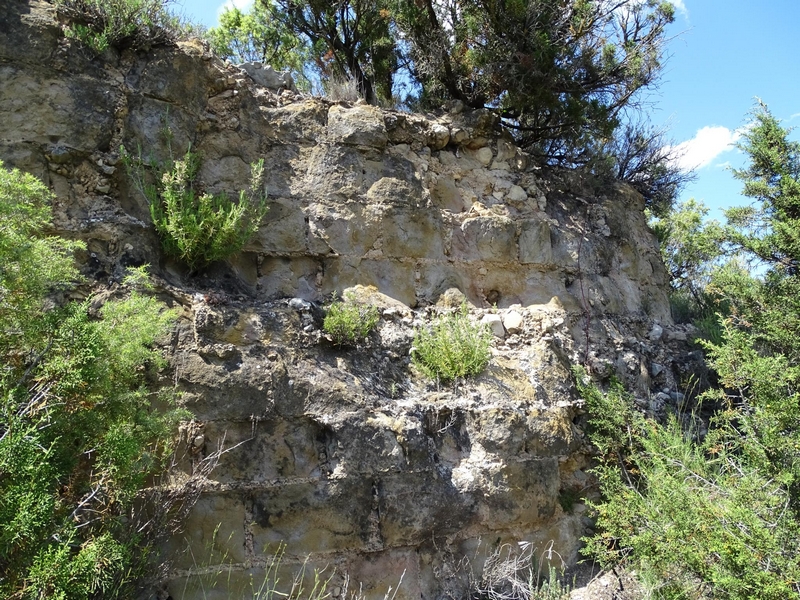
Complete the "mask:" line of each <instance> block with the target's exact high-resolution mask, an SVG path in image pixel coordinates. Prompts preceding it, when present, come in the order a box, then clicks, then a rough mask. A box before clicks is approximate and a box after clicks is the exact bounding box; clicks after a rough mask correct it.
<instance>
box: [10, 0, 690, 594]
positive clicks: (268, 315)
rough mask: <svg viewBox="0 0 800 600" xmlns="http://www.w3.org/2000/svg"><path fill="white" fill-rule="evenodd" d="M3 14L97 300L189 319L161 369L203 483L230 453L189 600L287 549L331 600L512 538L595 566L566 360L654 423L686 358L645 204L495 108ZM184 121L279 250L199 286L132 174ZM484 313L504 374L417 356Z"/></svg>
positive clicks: (414, 581) (257, 254) (32, 131)
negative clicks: (535, 150) (211, 461)
mask: <svg viewBox="0 0 800 600" xmlns="http://www.w3.org/2000/svg"><path fill="white" fill-rule="evenodd" d="M7 4H8V5H9V15H8V17H7V18H5V19H4V20H3V22H2V24H0V80H2V81H3V85H2V86H0V124H2V127H0V159H2V160H3V161H4V162H5V163H6V165H7V166H17V167H20V168H22V169H25V170H28V171H30V172H32V173H34V174H36V175H37V176H39V177H41V178H42V179H43V180H44V181H45V182H46V183H47V184H48V185H49V186H50V187H51V188H52V189H53V190H54V192H55V194H56V197H57V200H56V204H55V214H56V222H55V226H56V228H57V230H58V231H59V232H60V233H62V234H65V235H68V236H70V237H74V238H80V239H83V240H85V241H86V243H87V251H86V253H85V254H84V255H82V256H81V257H80V259H81V261H82V267H83V269H84V271H85V273H86V274H87V275H89V276H90V277H92V278H93V279H94V280H95V281H96V282H97V284H98V285H113V284H114V282H115V281H119V279H120V278H121V276H122V274H123V273H124V269H125V267H127V266H131V265H141V264H144V263H149V264H151V265H152V268H153V271H154V273H155V275H156V276H157V277H158V278H159V280H160V281H161V283H162V285H161V290H162V295H163V296H164V297H165V298H167V299H168V300H169V301H170V302H172V303H175V304H179V305H182V306H183V308H184V313H183V315H184V316H183V317H182V319H181V322H180V324H179V326H178V327H177V329H176V332H175V334H174V336H173V338H172V340H171V342H170V343H169V344H167V345H166V347H165V352H166V353H167V354H168V355H169V357H170V363H171V368H170V370H169V372H167V373H165V374H164V384H165V385H166V384H169V385H175V386H176V387H177V388H178V390H179V391H180V392H181V394H182V396H181V398H182V400H181V401H182V402H183V403H184V405H185V406H186V407H187V408H188V409H189V410H191V411H192V412H193V413H194V415H195V422H194V424H193V434H192V438H191V441H190V442H189V449H188V452H187V458H186V460H185V464H184V468H185V469H187V470H188V469H190V467H191V463H192V461H197V460H199V459H200V458H202V457H203V456H205V455H208V454H209V453H212V452H213V451H214V450H215V449H217V448H218V447H224V448H226V449H228V451H227V452H226V453H224V454H223V456H222V458H221V460H220V464H219V466H218V467H217V469H216V470H215V471H214V472H213V473H212V475H211V477H210V479H209V480H208V481H206V482H205V483H204V492H203V493H202V495H201V496H200V499H199V501H198V502H197V504H196V506H195V508H194V510H193V511H192V513H191V514H190V516H189V518H188V521H187V523H186V526H185V529H184V533H183V534H181V535H179V536H176V537H175V539H174V540H173V541H172V543H171V544H170V547H169V548H166V549H165V556H166V555H169V556H170V558H171V559H172V560H173V562H172V572H171V575H170V576H169V578H168V581H166V582H165V586H166V589H168V590H169V593H170V594H171V596H172V597H173V598H175V599H177V598H187V599H190V598H244V597H252V596H253V589H254V588H256V589H257V588H258V587H259V586H260V585H261V582H263V581H264V579H265V578H266V577H267V576H268V571H269V569H270V568H271V567H270V565H272V564H273V563H274V557H275V553H276V552H278V551H279V550H278V549H279V548H282V550H281V552H283V553H284V556H283V560H282V563H281V566H280V567H279V570H280V572H281V574H282V576H281V580H282V581H284V582H285V581H287V580H288V579H290V577H289V573H290V572H293V571H296V570H297V568H298V566H299V565H300V564H301V563H302V562H303V561H304V560H306V559H307V560H308V561H309V571H308V572H311V570H313V569H312V567H314V568H318V569H322V568H323V567H325V566H326V565H327V566H328V567H329V569H333V568H335V569H336V574H335V575H334V579H333V580H332V581H331V583H330V589H331V591H332V592H333V595H334V596H337V595H338V596H341V595H343V594H344V593H345V592H344V591H343V585H344V579H343V578H344V575H345V574H346V575H347V576H348V577H349V579H350V582H351V586H352V585H353V584H355V583H356V582H358V583H359V584H361V586H362V588H361V589H362V591H363V593H364V594H365V595H366V596H367V597H370V598H372V597H380V596H382V595H383V594H384V593H385V591H386V590H387V589H388V587H389V586H397V584H398V582H399V581H400V578H401V576H402V585H401V586H400V589H399V592H398V597H402V598H420V597H421V598H436V597H441V596H443V595H448V594H450V595H460V594H461V593H463V590H464V586H465V585H466V582H467V580H468V579H469V574H470V572H472V571H474V570H475V569H479V566H480V563H481V558H482V557H483V556H485V555H486V553H487V552H490V551H491V550H492V549H493V548H496V547H497V546H498V544H502V543H506V542H508V543H512V544H516V543H517V542H520V541H525V542H530V543H532V544H534V545H535V547H536V548H537V549H540V552H539V554H540V555H546V556H547V557H550V558H552V559H553V560H556V557H559V556H560V557H563V559H564V561H565V562H566V563H571V562H574V561H575V559H576V556H577V550H578V547H579V545H580V542H579V538H580V536H581V535H582V534H584V533H585V531H586V528H587V526H588V525H589V524H590V522H589V520H588V519H587V517H586V514H585V507H584V506H583V505H582V504H580V503H578V504H573V502H572V500H571V499H574V498H575V497H577V496H579V495H580V493H582V492H583V491H584V490H585V489H586V488H587V486H589V483H590V482H589V478H588V476H587V474H586V472H585V469H586V468H587V467H588V459H587V458H586V450H587V449H586V447H585V442H584V440H583V435H582V433H581V429H580V424H581V419H582V417H581V414H582V409H581V403H580V401H579V399H578V398H577V396H576V394H575V390H574V386H573V385H572V376H571V373H570V366H571V365H572V364H585V365H588V366H589V367H590V368H591V369H592V370H593V372H594V373H595V374H597V375H599V376H600V377H610V376H611V375H612V374H615V375H616V376H618V377H621V378H622V379H623V380H625V381H626V382H628V383H629V385H630V386H631V387H632V388H633V389H636V390H638V398H637V401H638V402H639V403H640V404H641V405H642V407H643V408H648V409H649V410H651V411H655V412H658V411H659V410H661V408H662V407H663V405H664V404H665V403H670V402H676V401H678V400H679V395H678V385H679V384H680V379H681V376H682V373H683V370H685V369H686V368H688V367H687V365H686V364H685V361H683V362H677V361H676V360H675V358H674V357H675V356H676V351H675V345H676V344H678V345H679V344H681V343H682V342H683V341H685V339H686V332H685V331H683V330H682V329H681V328H679V327H675V326H673V325H672V323H671V320H670V317H669V307H668V302H667V298H666V294H665V285H666V273H665V271H664V267H663V265H662V264H661V261H660V258H659V255H658V250H657V247H656V244H655V240H654V239H653V236H652V234H651V232H650V231H649V230H648V228H647V226H646V222H645V217H644V215H643V202H642V199H641V198H640V197H639V196H638V195H637V194H636V193H635V192H634V191H632V190H631V189H629V188H627V187H625V186H622V185H614V186H605V187H603V186H599V185H598V184H596V183H595V182H593V181H592V180H591V179H590V178H587V177H584V176H582V175H580V174H578V173H574V172H563V173H545V172H543V171H542V170H540V169H538V168H536V167H535V166H534V165H533V164H532V162H531V161H530V160H529V157H528V156H527V155H526V154H525V153H524V152H521V151H520V150H519V149H518V148H516V147H515V146H514V145H513V143H512V141H511V140H510V139H509V138H507V137H505V136H503V135H502V134H501V133H499V130H498V127H497V125H498V124H497V122H496V119H495V117H494V116H493V115H492V113H490V112H488V111H475V112H463V111H462V112H459V111H458V110H457V109H456V110H455V111H454V112H447V113H444V114H441V115H438V116H433V115H427V116H424V115H411V114H407V113H402V112H396V111H385V110H380V109H377V108H374V107H370V106H364V105H359V104H355V105H352V104H347V103H333V102H329V101H326V100H324V99H320V98H310V97H305V96H302V95H298V94H297V93H295V92H294V91H293V90H291V89H285V90H281V89H278V90H275V89H267V88H264V87H260V86H259V85H258V84H257V83H256V81H254V80H253V79H252V78H251V77H250V76H249V75H248V73H247V72H245V71H243V70H241V69H238V68H236V67H234V66H232V65H229V64H226V63H224V62H223V61H221V60H219V59H218V58H215V57H214V56H212V55H211V54H210V53H209V52H208V51H207V49H206V48H205V47H204V46H203V45H202V43H200V42H197V41H193V42H183V43H180V44H178V45H177V47H157V48H153V49H151V50H150V51H149V52H147V53H140V54H134V53H132V52H123V53H122V54H119V53H115V52H114V51H109V52H108V53H107V54H106V55H104V56H102V57H99V58H92V57H90V56H88V55H86V54H85V53H84V52H83V51H82V50H81V49H80V48H79V47H78V46H77V44H76V43H75V42H70V41H69V40H67V39H65V38H64V37H63V36H62V34H61V30H60V28H59V26H58V23H57V15H56V14H55V9H54V8H53V7H52V5H50V4H46V3H43V2H37V1H35V0H32V1H30V2H19V1H17V0H12V1H11V2H8V3H7ZM262 83H263V82H262ZM165 127H168V128H169V130H170V131H171V137H172V145H173V149H178V150H180V151H183V150H185V149H186V148H188V147H189V146H191V147H192V148H193V149H194V150H195V151H198V152H199V153H200V154H201V156H202V158H203V167H202V172H201V179H202V181H203V182H204V183H205V185H206V186H207V188H208V189H209V190H211V191H225V192H228V193H236V191H237V190H239V189H241V188H243V187H244V186H246V185H247V180H248V176H249V165H250V163H252V162H255V161H257V160H259V159H264V160H265V163H266V165H267V170H268V176H267V193H268V195H269V199H270V211H269V213H268V215H267V217H266V218H265V220H264V222H263V224H262V226H261V228H260V230H259V232H258V234H257V235H256V236H255V238H254V239H253V240H252V241H251V243H250V244H249V245H248V246H247V247H246V248H245V250H244V251H243V252H242V253H240V254H239V255H237V256H236V257H234V258H233V259H232V260H230V261H228V262H226V263H225V264H219V265H214V266H213V267H212V268H210V269H209V270H208V271H206V272H204V273H200V274H192V273H188V272H186V270H185V269H184V268H183V267H182V266H181V265H179V264H177V263H174V262H171V261H168V260H166V259H165V258H164V257H163V256H162V255H161V252H160V248H159V241H158V239H157V237H156V234H155V232H154V230H153V227H152V224H151V222H150V217H149V210H148V206H147V203H146V201H145V199H144V198H143V197H141V195H139V194H138V193H137V192H136V190H135V189H134V187H133V186H132V185H131V182H130V180H129V178H128V176H127V174H126V172H125V168H124V167H123V165H122V164H121V162H120V147H121V146H124V147H125V148H127V149H128V150H129V151H132V152H135V151H136V149H137V148H141V149H142V152H143V153H144V154H145V155H146V156H148V157H152V158H153V159H155V160H164V159H165V157H166V152H167V149H166V147H165V144H164V139H163V133H164V130H165ZM348 288H352V289H353V291H354V293H355V294H356V295H357V296H359V297H361V298H362V299H365V300H368V301H369V302H371V303H373V304H375V305H376V306H378V307H379V309H380V312H381V319H380V322H379V325H378V328H377V330H376V331H375V332H374V333H373V334H372V335H371V337H370V338H369V340H368V341H367V342H366V343H365V344H363V345H362V346H361V347H359V348H357V349H353V350H342V349H337V348H335V347H333V346H332V345H330V344H329V343H328V342H327V341H326V340H325V336H324V335H323V334H322V333H321V331H320V328H321V315H322V313H321V309H320V306H321V305H322V303H324V301H326V300H327V299H329V298H330V297H331V295H332V294H336V293H342V292H343V291H344V290H345V289H348ZM462 303H467V305H468V306H469V307H470V313H471V316H472V318H474V319H476V320H478V319H480V320H483V321H484V322H486V323H487V324H489V325H490V326H491V327H492V330H493V332H494V334H495V341H494V346H493V349H492V352H493V357H492V361H491V363H490V366H489V368H488V370H487V372H486V373H485V374H483V375H481V376H480V377H478V378H477V379H476V380H474V381H465V382H459V383H458V384H457V385H448V386H439V385H436V384H435V383H432V382H429V381H427V380H425V379H424V378H423V377H421V376H420V375H419V374H418V373H415V372H414V371H413V369H411V367H410V365H409V352H410V349H411V346H412V343H413V335H414V331H415V329H416V328H419V327H423V326H425V325H426V324H427V323H429V322H430V319H431V318H433V317H434V316H435V315H436V314H439V313H440V312H443V311H447V310H453V309H454V308H458V307H459V306H460V305H461V304H462ZM180 479H181V477H180V474H177V475H176V484H178V483H179V482H180ZM537 552H538V550H537ZM329 572H330V571H329ZM403 573H404V575H403ZM352 589H353V588H352V587H351V590H352Z"/></svg>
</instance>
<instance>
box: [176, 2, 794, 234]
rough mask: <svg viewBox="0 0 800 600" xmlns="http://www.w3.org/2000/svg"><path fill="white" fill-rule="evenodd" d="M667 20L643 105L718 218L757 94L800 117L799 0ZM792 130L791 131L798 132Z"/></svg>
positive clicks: (205, 15) (729, 202) (734, 190)
mask: <svg viewBox="0 0 800 600" xmlns="http://www.w3.org/2000/svg"><path fill="white" fill-rule="evenodd" d="M231 1H233V2H235V3H236V5H237V6H239V7H240V8H245V7H246V6H248V4H249V2H248V0H227V2H225V1H223V0H183V2H182V3H180V2H178V3H177V4H176V7H177V8H178V9H179V11H182V12H183V13H184V14H185V15H186V16H188V17H191V18H192V19H193V20H197V21H200V22H202V23H203V24H205V25H206V26H209V27H210V26H213V25H215V24H216V20H217V15H218V14H219V12H220V10H221V7H222V6H223V5H224V4H230V2H231ZM249 1H250V2H252V0H249ZM673 4H675V5H676V6H677V8H678V11H677V16H676V19H675V23H673V25H672V26H671V31H670V35H671V36H673V38H672V39H671V40H670V41H669V43H668V45H667V54H668V55H669V59H668V60H667V62H666V67H665V71H664V75H663V78H662V81H661V84H660V86H659V87H658V89H657V90H654V91H653V92H651V93H650V94H649V95H648V98H647V99H648V102H649V104H648V112H650V117H651V119H652V121H653V122H654V123H655V124H657V125H662V124H665V125H667V126H668V129H669V137H670V138H672V139H673V140H675V142H676V143H682V144H683V145H682V148H683V149H685V151H686V152H685V155H684V159H683V160H684V162H685V163H686V164H687V166H695V167H696V174H697V180H696V181H695V182H694V183H692V184H690V185H689V186H687V188H686V190H685V191H684V193H683V195H682V198H681V199H684V200H685V199H688V198H696V199H698V200H702V201H703V202H704V203H705V204H706V205H707V206H709V207H710V208H711V209H712V213H711V215H710V216H711V217H714V218H719V219H721V218H722V215H721V212H720V209H721V208H724V207H728V206H740V205H744V204H747V203H748V202H749V199H748V198H744V197H742V196H741V195H740V191H741V184H740V183H739V182H738V181H736V180H735V179H733V177H732V175H731V173H730V172H729V170H728V167H729V166H731V165H732V166H734V167H741V166H743V164H744V159H743V156H742V154H741V153H740V152H739V151H738V150H736V149H734V148H733V146H732V145H731V144H732V142H734V141H735V140H736V139H737V136H738V135H739V134H738V133H737V130H739V129H741V128H742V127H743V126H745V125H746V123H747V113H748V112H749V111H750V110H751V109H752V107H753V103H754V98H755V97H756V96H758V97H759V98H761V99H762V100H763V101H764V102H765V103H766V104H767V105H768V106H769V107H770V110H771V111H772V113H773V114H774V115H775V116H776V117H778V118H779V119H781V120H783V122H784V125H786V126H792V125H800V1H798V0H679V1H675V0H673ZM796 134H797V132H795V134H793V137H794V138H795V139H797V137H798V135H796Z"/></svg>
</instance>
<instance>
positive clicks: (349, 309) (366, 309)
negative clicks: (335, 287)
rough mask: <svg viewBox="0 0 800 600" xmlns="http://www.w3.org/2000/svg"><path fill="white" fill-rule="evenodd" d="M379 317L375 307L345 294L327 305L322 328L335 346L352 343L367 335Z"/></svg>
mask: <svg viewBox="0 0 800 600" xmlns="http://www.w3.org/2000/svg"><path fill="white" fill-rule="evenodd" d="M379 319H380V315H379V313H378V309H377V307H375V306H373V305H371V304H365V303H362V302H358V301H357V300H356V299H355V297H354V296H353V295H346V296H345V298H344V300H342V301H334V302H332V303H331V304H330V306H328V312H327V314H326V315H325V320H324V321H323V324H322V329H323V331H325V333H327V334H328V335H329V336H330V338H331V340H332V341H333V343H334V344H336V345H337V346H348V345H354V344H356V343H358V342H359V341H361V340H363V339H364V338H366V337H367V336H368V335H369V333H370V331H372V330H373V329H374V328H375V326H376V325H377V324H378V320H379Z"/></svg>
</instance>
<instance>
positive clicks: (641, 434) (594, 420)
mask: <svg viewBox="0 0 800 600" xmlns="http://www.w3.org/2000/svg"><path fill="white" fill-rule="evenodd" d="M740 364H741V363H740ZM578 387H579V389H580V391H581V393H582V395H583V397H584V398H585V399H586V401H587V408H588V411H589V415H590V418H589V428H588V435H589V439H590V440H591V441H592V443H593V444H594V445H595V447H596V448H597V449H598V451H599V452H598V462H599V464H598V466H597V467H596V468H595V470H594V473H595V475H596V476H597V477H598V480H599V483H600V488H601V492H602V496H603V498H602V500H601V501H599V502H596V503H593V504H592V503H590V504H591V506H592V508H593V509H594V510H595V512H596V516H597V527H598V533H597V534H596V535H595V536H594V537H592V538H588V539H586V540H585V541H586V546H585V549H584V550H583V552H584V553H585V554H586V555H588V556H591V557H593V558H594V559H596V560H598V561H599V562H600V563H601V564H602V565H603V566H605V567H612V566H615V565H619V564H625V565H627V566H629V567H632V568H633V569H634V570H635V571H637V572H638V573H639V574H640V576H642V577H643V578H644V579H646V580H649V581H650V582H651V584H652V585H653V586H654V587H655V588H656V592H657V593H656V594H655V597H657V598H676V599H677V598H708V597H713V598H717V597H719V598H730V599H734V600H750V599H753V600H778V599H785V600H788V599H791V598H800V565H799V564H798V562H797V539H798V536H799V535H800V523H798V520H797V517H796V515H795V514H794V512H793V511H792V510H791V495H790V493H789V490H788V489H787V486H786V481H783V482H782V481H781V480H780V478H774V477H771V476H770V475H769V474H768V473H766V472H765V471H764V470H763V469H762V467H761V465H759V459H756V460H753V459H752V458H751V457H748V456H747V445H748V444H750V443H751V442H750V441H748V439H747V437H746V436H742V435H741V432H740V431H738V430H737V428H738V427H742V426H743V425H744V426H745V427H746V424H747V421H748V420H749V419H748V418H747V417H745V422H744V423H742V417H741V414H740V413H739V412H738V411H731V412H730V413H729V414H727V415H726V414H725V413H722V414H720V415H718V417H717V418H716V419H715V421H714V423H713V424H712V425H714V426H713V427H712V428H711V429H710V430H709V433H708V435H707V436H706V437H705V438H703V439H702V440H698V436H697V435H696V434H695V433H694V432H692V431H686V430H685V429H684V428H683V427H682V425H681V421H680V420H679V419H678V418H677V417H676V416H670V417H669V418H668V420H667V422H666V423H664V424H659V423H656V422H654V421H650V420H647V419H645V418H644V417H643V416H641V415H640V414H638V413H637V412H636V411H635V409H634V408H633V404H632V401H631V399H630V396H629V395H628V394H626V393H625V392H624V390H623V389H622V387H621V386H619V385H618V384H615V385H614V386H612V388H611V389H610V390H609V391H608V393H605V394H604V393H601V392H600V391H599V390H598V389H597V388H596V387H594V386H593V385H592V384H591V383H589V382H588V381H587V380H586V379H585V376H584V375H583V374H579V377H578Z"/></svg>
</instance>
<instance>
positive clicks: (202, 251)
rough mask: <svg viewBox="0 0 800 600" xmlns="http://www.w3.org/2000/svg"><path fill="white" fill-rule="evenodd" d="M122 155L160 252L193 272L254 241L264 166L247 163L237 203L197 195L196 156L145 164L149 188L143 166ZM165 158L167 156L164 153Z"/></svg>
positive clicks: (261, 210) (262, 210)
mask: <svg viewBox="0 0 800 600" xmlns="http://www.w3.org/2000/svg"><path fill="white" fill-rule="evenodd" d="M123 155H124V156H125V158H126V163H127V164H128V167H129V169H128V170H129V173H130V174H131V175H132V177H133V179H134V182H135V184H136V186H137V187H138V188H139V189H140V190H141V192H142V193H143V194H144V195H145V197H146V198H147V201H148V203H149V205H150V216H151V217H152V219H153V225H154V226H155V228H156V231H157V232H158V234H159V237H160V238H161V244H162V246H163V248H164V252H165V253H166V254H167V255H169V256H171V257H173V258H176V259H178V260H180V261H182V262H184V263H185V264H186V265H187V266H188V267H189V268H190V269H192V270H196V269H200V268H202V267H205V266H207V265H209V264H211V263H213V262H215V261H218V260H223V259H226V258H229V257H230V256H232V255H234V254H236V253H237V252H239V251H240V250H241V249H242V248H243V247H244V246H245V245H246V244H247V243H248V242H249V241H250V239H251V238H252V237H253V235H255V233H256V232H257V231H258V228H259V226H260V225H261V220H262V219H263V218H264V215H266V213H267V210H268V207H267V196H266V193H265V191H264V161H263V160H260V161H258V162H256V163H253V164H252V165H251V166H250V167H251V175H250V186H249V187H248V188H247V189H246V190H242V191H241V192H239V197H238V199H237V201H235V202H234V201H233V200H231V199H230V198H229V197H228V195H227V194H225V193H220V194H210V193H208V192H201V191H199V188H200V187H201V186H200V183H199V181H198V173H199V170H200V166H201V159H200V155H199V154H198V153H196V152H192V150H191V149H189V150H187V151H186V154H184V156H183V158H181V159H178V160H173V159H170V160H169V161H168V162H167V164H165V165H158V164H153V163H151V164H150V165H149V167H150V170H152V171H153V172H154V179H155V181H154V183H147V182H146V179H147V168H146V167H147V166H148V165H147V163H146V162H145V161H144V160H143V159H142V157H141V153H140V154H139V156H138V157H132V156H131V155H130V154H128V153H127V152H124V150H123ZM170 155H171V151H170Z"/></svg>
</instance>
